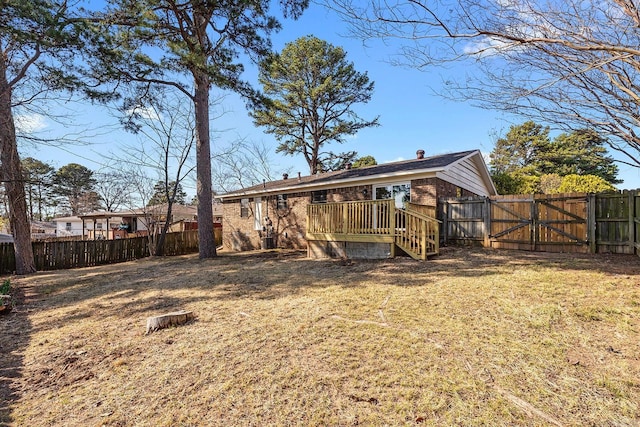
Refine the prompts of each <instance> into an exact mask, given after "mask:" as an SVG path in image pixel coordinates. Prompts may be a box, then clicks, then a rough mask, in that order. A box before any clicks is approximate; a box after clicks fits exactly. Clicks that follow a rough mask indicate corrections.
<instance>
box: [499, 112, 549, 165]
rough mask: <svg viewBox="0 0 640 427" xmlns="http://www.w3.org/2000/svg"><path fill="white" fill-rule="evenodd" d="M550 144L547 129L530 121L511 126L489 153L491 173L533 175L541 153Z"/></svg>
mask: <svg viewBox="0 0 640 427" xmlns="http://www.w3.org/2000/svg"><path fill="white" fill-rule="evenodd" d="M550 144H551V140H550V138H549V128H548V127H544V126H541V125H539V124H537V123H534V122H532V121H527V122H524V123H523V124H521V125H513V126H511V127H510V128H509V131H508V132H507V134H506V135H505V136H504V137H503V138H498V140H497V141H496V145H495V147H494V149H493V151H491V154H490V158H491V168H492V171H493V173H496V174H497V173H515V172H518V173H522V172H524V173H533V172H535V170H536V168H537V164H538V161H539V156H540V153H541V152H544V151H546V150H547V149H548V147H549V145H550Z"/></svg>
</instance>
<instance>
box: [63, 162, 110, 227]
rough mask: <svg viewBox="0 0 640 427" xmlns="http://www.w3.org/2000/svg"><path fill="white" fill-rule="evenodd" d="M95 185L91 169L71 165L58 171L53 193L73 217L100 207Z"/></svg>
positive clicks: (74, 164) (75, 164)
mask: <svg viewBox="0 0 640 427" xmlns="http://www.w3.org/2000/svg"><path fill="white" fill-rule="evenodd" d="M95 184H96V180H95V178H94V177H93V171H92V170H91V169H89V168H87V167H85V166H82V165H79V164H77V163H69V164H68V165H66V166H63V167H61V168H60V169H58V170H57V171H56V173H55V175H54V177H53V185H54V187H53V192H54V194H55V195H56V196H58V197H60V198H61V200H62V205H63V206H65V207H66V208H67V209H68V210H69V212H70V213H71V215H78V214H81V213H86V212H90V211H92V210H95V209H96V208H98V207H99V197H98V194H97V193H96V192H95V190H94V186H95Z"/></svg>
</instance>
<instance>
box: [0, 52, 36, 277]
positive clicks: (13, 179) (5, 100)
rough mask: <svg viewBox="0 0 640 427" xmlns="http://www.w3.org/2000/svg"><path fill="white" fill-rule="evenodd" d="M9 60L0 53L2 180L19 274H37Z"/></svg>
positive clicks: (0, 175) (0, 154)
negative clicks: (14, 116) (19, 152)
mask: <svg viewBox="0 0 640 427" xmlns="http://www.w3.org/2000/svg"><path fill="white" fill-rule="evenodd" d="M6 66H7V64H6V58H5V56H4V53H3V52H2V51H0V164H2V169H1V172H0V180H2V181H4V186H5V190H6V193H7V199H8V201H9V220H10V222H11V231H12V233H13V239H14V244H13V245H14V248H15V255H16V273H17V274H28V273H33V272H35V271H36V266H35V261H34V258H33V247H32V246H31V227H30V225H29V218H28V212H27V200H26V196H25V192H24V179H23V176H22V167H21V166H20V156H19V155H18V146H17V141H16V128H15V125H14V123H13V112H12V111H11V87H10V86H9V82H8V81H7V73H6V72H7V68H6Z"/></svg>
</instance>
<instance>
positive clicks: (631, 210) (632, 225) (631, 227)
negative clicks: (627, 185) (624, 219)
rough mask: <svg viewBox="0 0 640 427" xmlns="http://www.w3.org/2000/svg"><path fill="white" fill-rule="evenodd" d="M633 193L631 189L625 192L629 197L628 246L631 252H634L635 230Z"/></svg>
mask: <svg viewBox="0 0 640 427" xmlns="http://www.w3.org/2000/svg"><path fill="white" fill-rule="evenodd" d="M635 194H636V192H635V191H634V190H631V191H629V192H628V193H627V197H628V198H629V200H628V201H629V246H630V247H631V253H632V254H635V253H636V245H635V240H636V230H635V204H636V203H635V201H636V200H635V197H634V196H635Z"/></svg>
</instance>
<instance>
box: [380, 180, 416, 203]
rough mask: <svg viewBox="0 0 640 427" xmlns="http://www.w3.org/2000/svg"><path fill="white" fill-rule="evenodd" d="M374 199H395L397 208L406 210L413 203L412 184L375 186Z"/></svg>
mask: <svg viewBox="0 0 640 427" xmlns="http://www.w3.org/2000/svg"><path fill="white" fill-rule="evenodd" d="M373 199H374V200H384V199H394V200H395V204H396V208H398V209H404V208H406V206H407V203H409V202H410V201H411V182H397V183H392V184H382V185H374V186H373Z"/></svg>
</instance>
